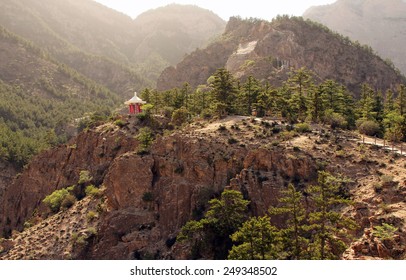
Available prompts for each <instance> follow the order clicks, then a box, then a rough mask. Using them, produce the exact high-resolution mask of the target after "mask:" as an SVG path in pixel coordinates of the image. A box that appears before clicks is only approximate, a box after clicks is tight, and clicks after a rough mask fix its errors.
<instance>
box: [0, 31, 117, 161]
mask: <svg viewBox="0 0 406 280" xmlns="http://www.w3.org/2000/svg"><path fill="white" fill-rule="evenodd" d="M0 60H1V62H2V63H1V64H0V92H1V95H0V129H1V135H0V146H1V150H0V160H7V161H9V162H11V163H14V164H16V165H17V166H20V167H21V166H22V165H24V164H26V163H27V161H28V160H29V158H30V157H31V156H32V155H34V154H36V153H37V152H38V151H39V150H42V149H44V148H47V147H49V146H50V145H52V144H56V143H59V142H61V141H66V139H68V138H69V137H71V136H73V134H75V132H74V131H72V130H71V129H69V127H71V126H73V122H74V120H75V119H77V118H81V117H83V116H84V114H85V113H88V112H95V111H99V112H100V111H111V110H114V109H115V108H116V107H117V106H119V104H120V103H121V102H122V97H120V95H118V94H116V93H114V92H112V91H110V90H109V89H107V88H105V87H103V86H102V85H100V84H97V83H96V82H94V81H92V80H90V79H89V78H87V77H85V76H83V75H81V74H80V73H78V72H77V71H75V70H74V69H72V68H70V67H68V66H66V65H64V64H61V63H59V62H57V61H56V60H54V59H53V58H52V57H51V56H50V55H49V54H48V53H47V52H45V51H43V50H42V49H40V48H38V47H36V46H35V45H34V44H32V43H31V42H29V41H27V40H24V39H22V38H21V37H18V36H17V35H15V34H13V33H11V32H9V31H7V30H6V29H4V28H2V27H1V26H0Z"/></svg>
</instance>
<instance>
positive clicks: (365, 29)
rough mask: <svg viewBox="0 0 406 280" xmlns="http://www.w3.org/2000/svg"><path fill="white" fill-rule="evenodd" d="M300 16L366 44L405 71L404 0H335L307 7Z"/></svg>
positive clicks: (405, 16) (405, 29)
mask: <svg viewBox="0 0 406 280" xmlns="http://www.w3.org/2000/svg"><path fill="white" fill-rule="evenodd" d="M303 16H304V17H305V18H309V19H311V20H314V21H317V22H320V23H322V24H324V25H326V26H328V27H329V28H331V29H332V30H335V31H337V32H339V33H341V34H343V35H345V36H348V37H350V38H351V39H352V40H358V41H360V42H361V43H362V44H366V45H370V46H371V47H372V48H373V49H374V50H375V51H377V52H378V54H379V55H381V56H382V57H383V58H384V59H386V58H388V59H390V60H392V61H393V63H394V65H395V66H396V67H397V68H399V69H400V70H401V71H402V72H403V74H406V52H405V51H404V46H405V44H406V1H404V0H385V1H380V0H357V1H353V0H338V1H337V2H335V3H333V4H331V5H324V6H315V7H311V8H309V9H308V10H307V11H306V12H305V13H304V15H303Z"/></svg>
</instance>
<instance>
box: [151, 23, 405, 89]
mask: <svg viewBox="0 0 406 280" xmlns="http://www.w3.org/2000/svg"><path fill="white" fill-rule="evenodd" d="M220 67H225V68H227V69H228V70H230V71H231V72H232V73H233V74H234V75H235V76H236V77H237V78H246V77H248V76H249V75H253V76H254V77H256V78H257V79H260V80H267V81H270V82H271V83H273V84H276V85H279V84H280V81H281V80H284V77H286V74H287V73H288V72H289V71H290V68H291V67H293V68H295V69H297V68H301V67H306V68H308V69H310V70H312V71H313V72H314V73H315V74H316V76H318V77H319V78H320V79H321V80H325V79H334V80H336V81H338V82H340V83H342V84H344V85H346V86H347V87H348V88H349V89H350V90H351V91H353V92H359V90H360V85H361V84H362V83H369V84H370V85H372V86H373V87H374V88H377V89H383V90H386V89H388V88H393V87H394V86H395V85H396V84H398V83H401V82H402V81H404V77H402V76H401V75H400V74H399V73H398V72H396V71H395V70H394V69H393V68H392V67H391V65H390V64H388V63H387V62H385V61H384V60H382V59H381V58H380V57H378V56H376V55H375V54H373V51H372V50H371V49H369V48H366V47H362V46H360V45H359V44H356V43H353V42H351V41H350V40H348V39H347V38H344V37H342V36H339V35H337V34H335V33H333V32H331V31H330V30H329V29H327V28H325V27H324V26H321V25H320V24H316V23H314V22H310V21H305V20H303V19H301V18H288V17H279V18H278V19H276V20H274V21H273V22H266V21H261V20H255V19H254V20H241V19H239V18H231V19H230V21H229V22H228V24H227V27H226V31H225V33H224V34H223V36H222V38H221V39H219V40H217V41H216V42H214V43H212V44H211V45H210V46H208V47H207V48H206V49H202V50H197V51H195V52H193V53H191V54H190V55H189V56H187V57H185V58H184V60H183V61H182V62H180V63H179V64H178V65H177V66H176V67H169V68H167V69H165V71H164V72H163V73H162V74H161V76H160V78H159V80H158V84H157V87H158V89H160V90H166V89H171V88H173V87H180V86H181V85H182V83H183V82H185V81H187V82H189V83H190V84H191V85H192V86H198V85H200V84H205V83H206V80H207V79H208V78H209V77H210V75H212V74H213V73H214V71H215V70H216V69H217V68H220Z"/></svg>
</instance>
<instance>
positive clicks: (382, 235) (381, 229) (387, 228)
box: [372, 223, 398, 241]
mask: <svg viewBox="0 0 406 280" xmlns="http://www.w3.org/2000/svg"><path fill="white" fill-rule="evenodd" d="M397 230H398V228H396V227H394V226H392V225H389V224H386V223H383V224H382V226H376V227H374V229H373V230H372V234H373V235H375V236H376V237H377V238H379V239H380V240H381V241H384V240H393V238H394V235H395V232H396V231H397Z"/></svg>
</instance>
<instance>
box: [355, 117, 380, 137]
mask: <svg viewBox="0 0 406 280" xmlns="http://www.w3.org/2000/svg"><path fill="white" fill-rule="evenodd" d="M357 125H358V131H359V132H360V133H362V134H365V135H368V136H378V135H379V133H380V132H381V128H380V126H379V124H378V123H377V122H375V121H369V120H366V121H362V122H358V123H357Z"/></svg>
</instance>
